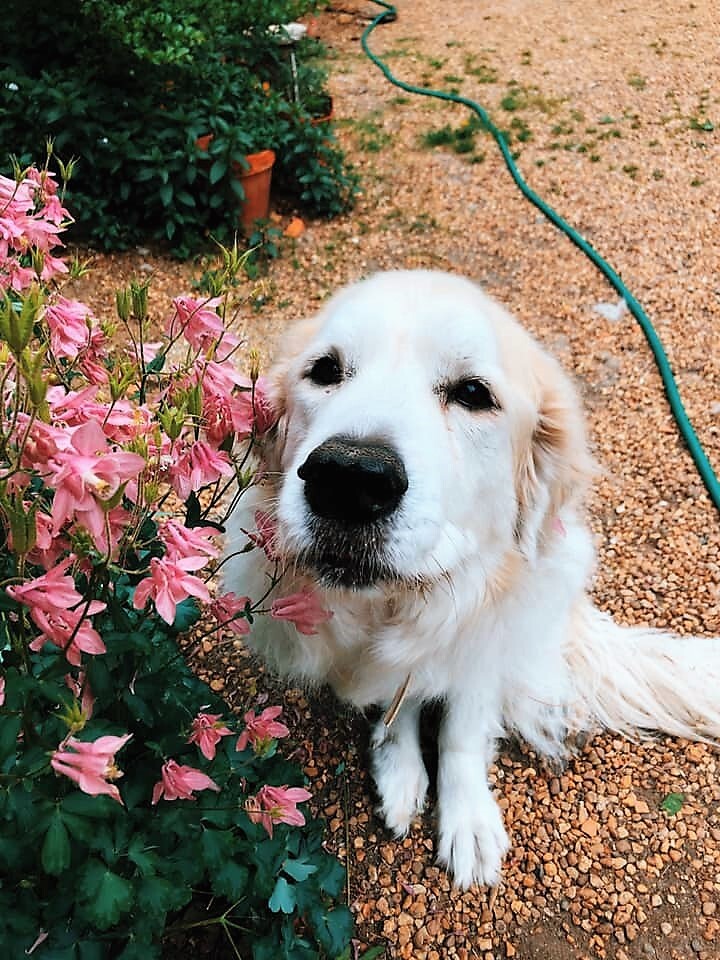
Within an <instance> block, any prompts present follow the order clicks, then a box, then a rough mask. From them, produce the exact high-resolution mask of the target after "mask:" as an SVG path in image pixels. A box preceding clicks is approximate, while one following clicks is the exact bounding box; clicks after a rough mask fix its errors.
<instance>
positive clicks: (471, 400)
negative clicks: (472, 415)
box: [447, 378, 498, 410]
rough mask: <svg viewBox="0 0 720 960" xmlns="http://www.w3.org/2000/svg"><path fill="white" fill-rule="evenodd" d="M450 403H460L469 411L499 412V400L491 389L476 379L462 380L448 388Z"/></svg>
mask: <svg viewBox="0 0 720 960" xmlns="http://www.w3.org/2000/svg"><path fill="white" fill-rule="evenodd" d="M447 398H448V403H459V404H460V406H461V407H466V408H467V409H468V410H497V406H498V404H497V400H496V399H495V397H494V396H493V395H492V393H491V391H490V387H488V385H487V384H486V383H485V382H484V381H482V380H478V379H475V378H472V379H469V380H460V381H458V383H454V384H453V385H452V386H451V387H449V388H448V392H447Z"/></svg>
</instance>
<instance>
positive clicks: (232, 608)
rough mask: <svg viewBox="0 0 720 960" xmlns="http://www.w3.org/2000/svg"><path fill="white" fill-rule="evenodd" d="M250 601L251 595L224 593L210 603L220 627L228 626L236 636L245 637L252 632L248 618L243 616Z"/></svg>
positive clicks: (212, 612)
mask: <svg viewBox="0 0 720 960" xmlns="http://www.w3.org/2000/svg"><path fill="white" fill-rule="evenodd" d="M249 601H250V598H249V597H238V596H236V594H234V593H224V594H222V596H219V597H215V599H214V600H213V601H212V602H211V603H210V613H211V614H212V615H213V617H215V619H216V620H217V623H218V626H219V627H227V628H228V630H231V631H232V632H233V633H234V634H236V636H238V637H244V636H247V634H248V633H250V624H249V622H248V620H247V618H246V617H243V616H242V613H243V612H244V611H245V608H246V607H247V605H248V603H249Z"/></svg>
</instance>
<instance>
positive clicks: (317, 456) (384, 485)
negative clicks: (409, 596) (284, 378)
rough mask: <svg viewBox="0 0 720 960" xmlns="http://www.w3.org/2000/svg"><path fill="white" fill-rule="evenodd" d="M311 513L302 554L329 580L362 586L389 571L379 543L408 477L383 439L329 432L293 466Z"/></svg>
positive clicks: (389, 573)
mask: <svg viewBox="0 0 720 960" xmlns="http://www.w3.org/2000/svg"><path fill="white" fill-rule="evenodd" d="M298 476H299V477H300V479H301V480H303V481H304V493H305V500H306V502H307V504H308V507H309V508H310V512H311V518H312V532H313V545H312V547H311V548H310V550H309V551H308V552H307V554H306V559H307V560H309V561H310V562H311V563H312V565H313V566H314V567H315V568H316V569H317V570H318V572H319V573H320V575H321V577H322V578H323V580H324V581H325V582H326V583H328V584H329V585H336V586H346V587H348V586H349V587H362V586H369V585H371V584H372V583H375V582H376V581H378V580H380V579H385V578H386V577H388V576H392V573H391V571H389V570H388V569H387V566H386V563H385V560H384V557H383V547H384V541H385V533H386V530H387V524H386V523H385V522H383V521H387V520H389V519H390V518H391V517H392V515H393V514H394V513H395V511H396V510H397V509H398V507H399V506H400V503H401V501H402V498H403V496H404V495H405V492H406V490H407V488H408V478H407V473H406V472H405V467H404V465H403V462H402V460H401V459H400V456H399V454H398V453H397V451H396V450H394V449H393V447H391V446H390V445H389V444H388V443H386V442H384V441H381V440H376V439H369V440H358V439H356V438H354V437H345V436H337V437H331V438H330V439H329V440H326V441H325V442H324V443H321V444H320V446H318V447H316V448H315V449H314V450H313V451H312V452H311V453H310V455H309V456H308V458H307V459H306V460H305V462H304V463H303V464H302V465H301V466H300V467H299V468H298Z"/></svg>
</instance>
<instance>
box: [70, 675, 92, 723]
mask: <svg viewBox="0 0 720 960" xmlns="http://www.w3.org/2000/svg"><path fill="white" fill-rule="evenodd" d="M65 685H66V686H67V687H68V689H69V690H70V691H71V692H72V695H73V696H74V697H75V699H76V700H79V701H80V709H81V710H82V712H83V716H84V717H85V719H86V720H89V719H90V718H91V717H92V715H93V708H94V706H95V697H94V696H93V692H92V690H91V689H90V684H89V683H88V681H87V679H86V677H85V673H84V672H83V671H82V670H81V671H80V673H78V675H77V678H76V677H73V675H72V674H70V673H67V674H66V675H65Z"/></svg>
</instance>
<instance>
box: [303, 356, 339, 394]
mask: <svg viewBox="0 0 720 960" xmlns="http://www.w3.org/2000/svg"><path fill="white" fill-rule="evenodd" d="M306 376H307V377H308V379H309V380H312V382H313V383H316V384H317V385H318V386H319V387H329V386H332V385H333V384H335V383H340V381H341V380H342V378H343V371H342V367H341V366H340V360H339V358H338V357H337V356H336V355H335V354H334V353H328V354H327V355H326V356H324V357H318V359H317V360H315V362H314V363H313V365H312V366H311V367H310V369H309V370H308V372H307V374H306Z"/></svg>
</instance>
